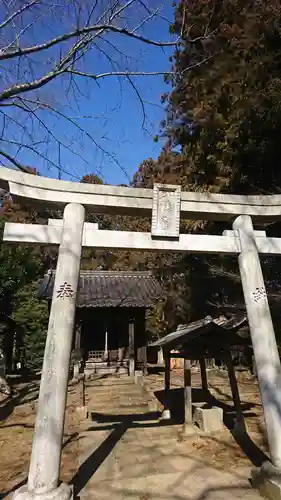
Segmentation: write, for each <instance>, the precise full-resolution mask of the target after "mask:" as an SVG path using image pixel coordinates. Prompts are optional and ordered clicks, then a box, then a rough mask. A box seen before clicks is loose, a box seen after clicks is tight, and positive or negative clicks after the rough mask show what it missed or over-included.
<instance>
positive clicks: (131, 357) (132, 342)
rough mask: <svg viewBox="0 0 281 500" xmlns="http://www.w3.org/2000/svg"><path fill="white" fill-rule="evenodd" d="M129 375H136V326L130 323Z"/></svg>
mask: <svg viewBox="0 0 281 500" xmlns="http://www.w3.org/2000/svg"><path fill="white" fill-rule="evenodd" d="M129 375H130V376H131V377H133V376H134V375H135V324H134V322H133V321H130V323H129Z"/></svg>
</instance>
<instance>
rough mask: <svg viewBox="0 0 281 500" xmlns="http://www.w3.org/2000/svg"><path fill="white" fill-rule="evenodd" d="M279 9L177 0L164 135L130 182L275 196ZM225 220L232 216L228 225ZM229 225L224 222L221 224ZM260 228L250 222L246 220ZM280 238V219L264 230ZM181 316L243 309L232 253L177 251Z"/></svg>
mask: <svg viewBox="0 0 281 500" xmlns="http://www.w3.org/2000/svg"><path fill="white" fill-rule="evenodd" d="M280 28H281V6H280V2H277V1H273V0H270V1H265V0H259V1H255V2H252V1H250V0H227V1H224V0H182V1H180V2H179V3H177V4H175V23H174V26H172V28H171V29H172V30H173V31H174V32H175V33H177V34H178V36H179V37H181V45H180V48H179V49H177V50H176V52H175V54H174V56H173V57H172V59H171V61H172V63H173V70H174V75H173V76H172V77H170V78H167V81H168V82H170V83H171V84H172V92H171V93H167V94H165V95H163V96H162V100H163V102H165V103H166V119H165V121H164V122H163V124H162V135H164V136H165V137H166V144H165V147H164V150H163V152H162V153H161V155H160V156H159V158H158V160H157V161H153V160H147V161H145V162H143V164H142V165H141V166H140V169H139V171H138V172H137V174H136V175H135V177H134V183H135V185H137V186H139V187H140V186H141V185H143V186H147V187H151V186H152V184H153V182H155V181H156V182H169V183H172V184H181V186H182V188H183V189H185V190H189V191H201V192H204V191H210V192H216V193H218V192H224V193H235V194H261V193H262V194H267V193H279V192H280V189H281V170H280V168H279V157H280V152H281V151H280V148H281V143H280V139H279V135H280V132H279V131H280V125H281V85H280V76H281V69H280V68H281V64H280V63H281V29H280ZM230 222H231V221H230ZM229 227H231V226H230V225H229ZM255 227H256V228H257V229H259V228H260V227H259V225H256V226H255ZM224 229H227V224H225V223H223V224H221V223H208V222H206V221H186V222H185V223H184V224H182V227H181V231H182V232H184V231H188V232H197V233H203V234H204V233H211V234H221V233H222V231H223V230H224ZM267 230H268V232H269V234H271V235H277V236H280V233H281V231H280V225H279V224H274V225H273V226H272V227H268V228H267ZM262 260H263V263H264V264H265V266H264V272H265V278H266V283H267V289H268V291H269V292H270V300H271V302H272V306H274V307H273V313H274V314H275V315H276V312H277V310H278V308H277V307H275V306H278V296H279V290H280V283H281V280H280V271H279V269H280V266H279V265H278V259H276V258H266V259H262ZM176 267H177V269H178V272H180V270H184V271H185V273H186V274H185V276H186V291H187V292H188V293H187V295H188V297H189V300H190V317H192V318H196V317H202V316H204V315H206V314H219V313H221V312H235V311H237V309H244V300H243V296H242V290H241V284H240V278H239V273H238V270H237V258H230V257H222V256H211V257H210V256H209V257H204V256H201V255H200V256H190V255H187V256H184V257H181V258H180V259H179V260H178V261H177V262H176Z"/></svg>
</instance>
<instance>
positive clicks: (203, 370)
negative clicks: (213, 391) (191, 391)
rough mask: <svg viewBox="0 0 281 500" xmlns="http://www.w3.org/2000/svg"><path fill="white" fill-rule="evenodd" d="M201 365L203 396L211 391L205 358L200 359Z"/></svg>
mask: <svg viewBox="0 0 281 500" xmlns="http://www.w3.org/2000/svg"><path fill="white" fill-rule="evenodd" d="M199 363H200V371H201V384H202V391H203V394H206V393H208V392H209V390H208V378H207V370H206V360H205V358H200V359H199Z"/></svg>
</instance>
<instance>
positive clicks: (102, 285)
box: [38, 271, 163, 307]
mask: <svg viewBox="0 0 281 500" xmlns="http://www.w3.org/2000/svg"><path fill="white" fill-rule="evenodd" d="M54 280H55V273H54V272H51V271H49V272H48V274H46V275H45V277H44V280H43V282H42V283H41V286H40V288H39V292H38V296H39V297H40V298H42V299H49V300H50V299H51V298H52V295H53V288H54ZM162 297H163V289H162V287H161V286H160V284H159V282H158V280H157V279H156V278H155V276H154V275H153V274H152V273H150V272H147V271H139V272H137V271H132V272H130V271H126V272H125V271H80V280H79V287H78V294H77V306H78V307H152V306H153V305H154V304H155V302H156V301H157V300H158V299H160V298H162Z"/></svg>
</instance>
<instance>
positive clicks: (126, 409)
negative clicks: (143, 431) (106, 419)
mask: <svg viewBox="0 0 281 500" xmlns="http://www.w3.org/2000/svg"><path fill="white" fill-rule="evenodd" d="M88 413H89V414H90V413H92V414H95V413H97V414H100V415H105V416H107V415H132V416H133V415H141V414H144V413H149V409H148V406H147V404H143V405H133V406H127V405H115V406H113V405H108V406H98V405H97V406H94V405H91V406H88Z"/></svg>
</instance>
